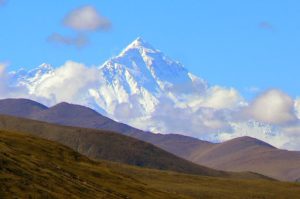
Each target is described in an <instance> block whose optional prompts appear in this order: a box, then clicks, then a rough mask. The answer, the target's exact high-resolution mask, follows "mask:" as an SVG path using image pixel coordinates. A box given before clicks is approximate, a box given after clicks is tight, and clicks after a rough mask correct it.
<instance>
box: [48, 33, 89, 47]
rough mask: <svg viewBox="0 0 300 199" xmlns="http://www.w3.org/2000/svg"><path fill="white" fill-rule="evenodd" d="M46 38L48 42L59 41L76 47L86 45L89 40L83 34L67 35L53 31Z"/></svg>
mask: <svg viewBox="0 0 300 199" xmlns="http://www.w3.org/2000/svg"><path fill="white" fill-rule="evenodd" d="M47 40H48V41H49V42H53V43H59V44H63V45H68V46H76V47H78V48H81V47H83V46H86V45H87V44H88V42H89V41H88V38H87V37H85V36H84V35H77V36H76V37H68V36H64V35H61V34H59V33H53V34H52V35H50V36H49V37H48V39H47Z"/></svg>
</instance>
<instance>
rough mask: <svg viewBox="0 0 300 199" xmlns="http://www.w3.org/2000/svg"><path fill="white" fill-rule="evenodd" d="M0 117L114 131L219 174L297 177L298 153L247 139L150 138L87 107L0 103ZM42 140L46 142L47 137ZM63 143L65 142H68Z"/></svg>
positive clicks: (13, 101)
mask: <svg viewBox="0 0 300 199" xmlns="http://www.w3.org/2000/svg"><path fill="white" fill-rule="evenodd" d="M0 114H5V115H12V116H17V117H25V118H29V119H34V120H40V121H44V122H49V123H54V124H59V125H66V126H76V127H83V128H91V129H99V130H105V131H114V132H117V133H120V134H123V135H126V136H131V137H133V138H137V139H139V140H143V141H145V142H148V143H152V144H153V145H155V146H158V147H159V148H161V149H163V150H166V151H168V152H170V153H173V154H174V155H177V156H179V157H181V158H185V159H186V160H189V161H192V162H194V163H197V164H200V165H205V166H208V167H212V168H215V169H219V170H227V171H252V172H256V173H261V174H263V175H266V176H270V177H273V178H276V179H280V180H287V181H296V180H297V179H299V177H300V167H299V165H300V152H293V151H286V150H280V149H277V148H275V147H273V146H271V145H269V144H267V143H265V142H263V141H260V140H257V139H255V138H251V137H240V138H237V139H233V140H230V141H227V142H224V143H210V142H207V141H202V140H199V139H196V138H193V137H187V136H182V135H176V134H154V133H151V132H145V131H142V130H139V129H136V128H133V127H131V126H128V125H126V124H122V123H118V122H116V121H113V120H111V119H109V118H107V117H104V116H102V115H101V114H99V113H97V112H96V111H94V110H92V109H90V108H88V107H84V106H80V105H74V104H68V103H60V104H57V105H55V106H53V107H50V108H48V107H46V106H44V105H42V104H40V103H37V102H35V101H32V100H27V99H4V100H0ZM14 123H18V122H16V121H15V122H11V123H10V126H9V128H11V130H19V131H22V129H25V127H21V126H20V127H19V128H17V129H14V128H16V127H14V125H13V124H14ZM24 124H26V122H24ZM2 128H4V127H3V126H2ZM6 130H7V129H6ZM44 136H46V138H47V136H50V135H46V134H45V135H44ZM124 139H125V138H124ZM63 140H65V141H64V142H68V139H63ZM89 140H92V139H89ZM71 147H72V146H71ZM73 148H74V146H73ZM75 148H76V147H75ZM84 154H85V153H84Z"/></svg>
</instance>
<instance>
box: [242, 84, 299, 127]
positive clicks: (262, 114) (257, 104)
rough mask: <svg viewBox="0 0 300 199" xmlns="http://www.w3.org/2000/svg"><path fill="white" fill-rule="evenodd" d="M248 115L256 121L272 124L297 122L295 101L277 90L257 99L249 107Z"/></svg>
mask: <svg viewBox="0 0 300 199" xmlns="http://www.w3.org/2000/svg"><path fill="white" fill-rule="evenodd" d="M247 114H249V116H250V117H252V118H253V119H255V120H258V121H262V122H266V123H270V124H284V123H287V122H292V121H295V120H296V116H295V111H294V101H293V99H292V98H291V97H290V96H288V95H287V94H285V93H283V92H282V91H279V90H276V89H273V90H269V91H267V92H265V93H263V94H262V95H260V96H259V97H257V98H256V99H255V100H254V101H253V102H252V103H251V105H250V106H249V107H248V109H247Z"/></svg>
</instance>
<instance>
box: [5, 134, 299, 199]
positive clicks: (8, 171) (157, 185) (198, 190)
mask: <svg viewBox="0 0 300 199" xmlns="http://www.w3.org/2000/svg"><path fill="white" fill-rule="evenodd" d="M0 198H1V199H2V198H3V199H5V198H9V199H10V198H22V199H26V198H137V199H140V198H149V199H150V198H151V199H152V198H163V199H168V198H174V199H175V198H176V199H181V198H182V199H183V198H187V199H188V198H225V199H226V198H242V199H248V198H249V199H250V198H272V199H273V198H275V199H276V198H280V199H281V198H287V199H293V198H295V199H296V198H300V184H297V183H284V182H278V181H272V180H263V179H238V178H217V177H204V176H196V175H186V174H179V173H175V172H167V171H159V170H153V169H145V168H139V167H134V166H128V165H124V164H120V163H112V162H108V161H98V162H96V161H93V160H90V159H88V158H86V157H85V156H82V155H80V154H79V153H77V152H75V151H73V150H72V149H70V148H68V147H65V146H63V145H61V144H58V143H56V142H52V141H47V140H44V139H41V138H37V137H33V136H28V135H24V134H20V133H10V132H4V131H1V132H0Z"/></svg>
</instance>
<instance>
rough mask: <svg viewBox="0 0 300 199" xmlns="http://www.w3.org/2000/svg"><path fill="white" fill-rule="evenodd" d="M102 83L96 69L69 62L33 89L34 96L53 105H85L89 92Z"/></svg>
mask: <svg viewBox="0 0 300 199" xmlns="http://www.w3.org/2000/svg"><path fill="white" fill-rule="evenodd" d="M100 81H101V79H100V77H98V72H97V69H96V68H88V67H86V66H85V65H84V64H80V63H76V62H72V61H68V62H66V63H65V64H64V65H63V66H61V67H59V68H57V69H55V70H54V72H53V73H52V74H51V75H48V76H47V77H45V78H43V79H42V81H41V82H39V84H38V85H35V86H34V88H32V89H33V90H34V91H33V94H34V95H36V96H39V97H43V98H46V99H49V100H50V101H51V103H52V104H55V103H59V102H63V101H66V102H73V103H79V104H83V103H86V102H87V101H86V100H87V98H86V97H87V96H88V90H89V89H90V88H93V87H94V85H99V83H100Z"/></svg>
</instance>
